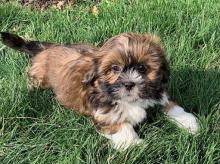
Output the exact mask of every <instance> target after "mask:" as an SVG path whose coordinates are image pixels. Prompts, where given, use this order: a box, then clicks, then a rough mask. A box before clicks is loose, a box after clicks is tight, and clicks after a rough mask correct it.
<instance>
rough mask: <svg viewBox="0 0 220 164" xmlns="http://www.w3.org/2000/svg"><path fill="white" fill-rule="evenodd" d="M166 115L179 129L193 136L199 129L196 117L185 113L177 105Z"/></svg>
mask: <svg viewBox="0 0 220 164" xmlns="http://www.w3.org/2000/svg"><path fill="white" fill-rule="evenodd" d="M167 115H168V116H169V117H170V118H171V119H172V120H173V121H174V122H176V123H177V125H178V126H179V127H180V128H184V129H186V130H187V131H188V132H190V133H192V134H195V133H196V132H197V131H198V129H199V125H198V122H197V119H196V117H195V116H194V115H193V114H191V113H188V112H185V111H184V109H183V108H181V107H180V106H178V105H175V106H173V108H172V109H171V110H170V111H168V113H167Z"/></svg>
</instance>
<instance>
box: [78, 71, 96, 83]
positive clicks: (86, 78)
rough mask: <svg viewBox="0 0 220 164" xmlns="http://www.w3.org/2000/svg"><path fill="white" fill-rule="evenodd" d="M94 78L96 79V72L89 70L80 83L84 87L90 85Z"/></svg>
mask: <svg viewBox="0 0 220 164" xmlns="http://www.w3.org/2000/svg"><path fill="white" fill-rule="evenodd" d="M96 78H97V74H96V72H94V70H90V71H89V72H88V73H86V74H85V76H84V78H83V81H82V83H83V84H85V85H89V84H92V83H93V82H94V81H95V79H96Z"/></svg>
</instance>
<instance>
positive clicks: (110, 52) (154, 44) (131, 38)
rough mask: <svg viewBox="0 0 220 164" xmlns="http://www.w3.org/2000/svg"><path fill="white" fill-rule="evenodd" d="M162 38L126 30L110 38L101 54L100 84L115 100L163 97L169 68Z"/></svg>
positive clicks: (99, 64) (99, 67) (129, 100)
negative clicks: (126, 31)
mask: <svg viewBox="0 0 220 164" xmlns="http://www.w3.org/2000/svg"><path fill="white" fill-rule="evenodd" d="M159 42H160V41H159V38H158V37H156V36H152V35H147V34H146V35H139V34H134V33H123V34H120V35H118V36H115V37H113V38H111V39H109V40H108V41H107V42H106V43H105V44H104V45H103V46H102V47H101V49H100V51H99V54H98V68H97V74H98V82H99V83H98V84H99V87H100V89H101V90H102V92H103V93H105V94H106V95H108V96H109V97H112V98H113V99H114V100H115V101H127V102H133V101H136V100H138V99H153V100H159V99H161V96H162V93H163V89H164V84H165V83H166V82H167V80H168V77H169V68H168V65H167V61H166V59H165V56H164V51H163V49H162V47H161V46H160V44H159Z"/></svg>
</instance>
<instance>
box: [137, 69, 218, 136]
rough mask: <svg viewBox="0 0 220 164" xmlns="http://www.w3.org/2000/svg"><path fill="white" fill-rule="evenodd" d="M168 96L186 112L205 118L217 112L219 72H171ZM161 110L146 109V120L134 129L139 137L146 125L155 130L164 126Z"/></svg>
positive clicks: (193, 70)
mask: <svg viewBox="0 0 220 164" xmlns="http://www.w3.org/2000/svg"><path fill="white" fill-rule="evenodd" d="M168 94H169V95H170V98H171V99H172V100H173V101H175V102H176V103H178V104H179V105H180V106H182V107H183V108H184V109H185V110H186V111H187V112H192V113H194V114H195V115H197V116H198V117H199V116H203V117H207V116H208V115H209V114H210V113H213V112H215V111H217V110H218V107H217V105H218V104H219V103H220V100H219V98H220V70H218V69H209V70H198V69H191V68H184V69H179V70H173V71H171V78H170V81H169V85H168ZM161 108H162V107H160V106H158V107H156V108H149V109H147V118H146V120H145V121H143V122H142V123H141V124H140V125H139V126H138V127H136V130H137V132H139V131H140V135H141V136H143V135H144V134H146V132H147V131H148V128H149V127H148V125H150V126H151V125H152V126H156V127H157V128H162V127H163V126H164V123H165V118H164V117H163V114H162V110H161ZM160 119H162V120H160ZM144 125H146V126H144Z"/></svg>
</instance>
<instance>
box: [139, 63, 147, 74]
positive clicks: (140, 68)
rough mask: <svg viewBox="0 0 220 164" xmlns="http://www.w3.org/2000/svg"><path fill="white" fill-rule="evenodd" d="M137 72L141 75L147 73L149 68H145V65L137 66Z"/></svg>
mask: <svg viewBox="0 0 220 164" xmlns="http://www.w3.org/2000/svg"><path fill="white" fill-rule="evenodd" d="M137 70H138V71H139V72H140V73H145V72H146V70H147V66H145V65H144V64H140V65H138V66H137Z"/></svg>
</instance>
